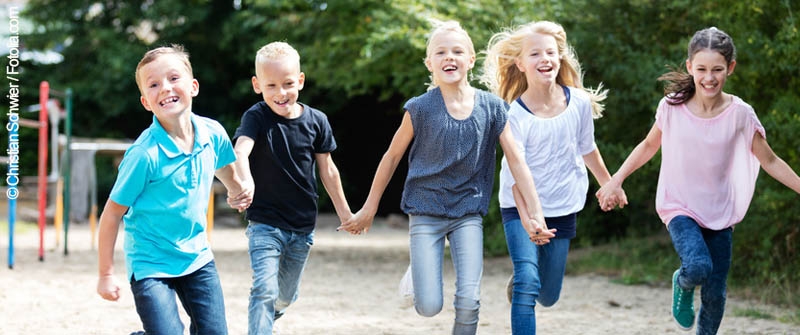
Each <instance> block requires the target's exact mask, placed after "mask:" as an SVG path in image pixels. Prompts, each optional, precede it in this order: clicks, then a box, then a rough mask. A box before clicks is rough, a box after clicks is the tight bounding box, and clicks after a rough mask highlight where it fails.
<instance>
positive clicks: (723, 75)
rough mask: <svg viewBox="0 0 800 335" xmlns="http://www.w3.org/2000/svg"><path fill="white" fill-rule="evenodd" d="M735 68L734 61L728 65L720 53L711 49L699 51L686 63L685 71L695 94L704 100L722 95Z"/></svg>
mask: <svg viewBox="0 0 800 335" xmlns="http://www.w3.org/2000/svg"><path fill="white" fill-rule="evenodd" d="M735 66H736V61H735V60H733V61H731V63H730V64H728V62H727V61H726V60H725V57H724V56H723V55H722V54H721V53H719V52H717V51H714V50H711V49H703V50H700V51H698V52H697V53H695V54H694V55H693V56H692V58H691V59H689V60H687V61H686V70H687V71H688V72H689V74H690V75H692V78H693V80H694V86H695V89H696V91H695V92H696V94H697V95H698V97H701V98H706V99H707V98H714V97H716V96H717V95H719V94H721V93H722V88H723V86H725V81H726V80H727V79H728V76H729V75H730V74H731V73H733V68H734V67H735Z"/></svg>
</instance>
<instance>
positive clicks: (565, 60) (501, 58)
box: [480, 21, 608, 118]
mask: <svg viewBox="0 0 800 335" xmlns="http://www.w3.org/2000/svg"><path fill="white" fill-rule="evenodd" d="M536 33H538V34H544V35H550V36H553V38H555V40H556V46H557V47H558V54H559V56H560V58H561V60H560V64H559V65H560V69H559V71H558V75H557V76H556V82H557V83H558V84H561V85H564V86H573V87H576V88H579V89H582V90H584V91H586V93H587V94H588V95H589V98H590V100H591V101H592V115H593V116H594V117H595V118H599V117H601V116H602V113H603V109H604V107H603V104H601V103H600V102H601V101H603V100H605V98H606V96H607V95H608V90H602V87H603V84H602V83H601V84H600V85H598V87H597V88H596V89H591V88H588V89H587V88H585V87H583V73H582V72H581V64H580V63H579V62H578V57H577V56H576V55H575V51H574V50H573V49H572V46H571V45H569V43H567V33H566V32H565V31H564V28H563V27H561V25H560V24H558V23H555V22H550V21H535V22H530V23H527V24H524V25H521V26H518V27H516V28H514V29H507V30H505V31H502V32H499V33H496V34H494V35H493V36H492V38H491V39H489V45H488V46H487V48H486V60H485V61H484V63H483V71H482V73H481V76H480V79H481V82H482V83H483V84H484V85H486V87H488V88H489V89H490V90H491V91H492V92H493V93H495V94H497V95H499V96H500V97H501V98H503V100H505V101H506V102H508V103H511V102H512V101H514V99H516V98H518V97H519V96H520V95H522V93H524V92H525V90H527V89H528V81H527V79H526V77H525V73H523V72H522V71H520V70H519V69H518V68H517V66H516V62H515V61H516V60H517V59H518V58H519V57H520V56H521V55H522V42H523V41H524V40H525V38H526V37H528V36H530V35H531V34H536Z"/></svg>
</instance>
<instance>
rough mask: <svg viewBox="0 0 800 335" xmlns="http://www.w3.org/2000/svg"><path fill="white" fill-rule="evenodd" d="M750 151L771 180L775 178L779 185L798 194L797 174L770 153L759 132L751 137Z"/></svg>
mask: <svg viewBox="0 0 800 335" xmlns="http://www.w3.org/2000/svg"><path fill="white" fill-rule="evenodd" d="M752 150H753V154H755V155H756V158H758V161H759V162H761V167H762V168H763V169H764V171H767V173H768V174H769V175H770V176H772V178H775V179H776V180H777V181H779V182H781V184H784V185H786V187H788V188H791V189H792V190H794V191H795V192H797V193H800V177H798V176H797V173H795V172H794V171H793V170H792V168H791V167H790V166H789V164H786V162H785V161H784V160H783V159H781V158H780V157H778V155H776V154H775V152H773V151H772V148H771V147H770V146H769V143H767V139H765V138H764V137H762V136H761V134H760V133H759V132H756V133H755V134H754V135H753V147H752Z"/></svg>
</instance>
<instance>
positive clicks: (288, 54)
mask: <svg viewBox="0 0 800 335" xmlns="http://www.w3.org/2000/svg"><path fill="white" fill-rule="evenodd" d="M285 58H288V59H289V60H290V61H295V62H297V68H298V69H300V54H299V53H297V50H295V48H293V47H292V46H291V45H289V43H286V42H272V43H269V44H267V45H265V46H263V47H261V49H258V52H256V60H255V70H256V76H258V67H259V65H262V64H264V63H266V62H268V61H276V60H281V59H285Z"/></svg>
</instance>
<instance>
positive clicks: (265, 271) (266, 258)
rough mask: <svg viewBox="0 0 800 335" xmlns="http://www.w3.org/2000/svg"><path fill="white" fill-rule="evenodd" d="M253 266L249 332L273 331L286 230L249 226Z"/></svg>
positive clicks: (248, 234)
mask: <svg viewBox="0 0 800 335" xmlns="http://www.w3.org/2000/svg"><path fill="white" fill-rule="evenodd" d="M247 237H248V238H249V240H250V241H249V249H248V252H249V254H250V267H251V268H252V269H253V287H252V288H250V304H249V306H248V314H247V321H248V334H250V335H257V334H270V335H271V334H272V323H273V321H274V317H275V301H276V299H277V297H278V271H279V265H280V257H281V252H282V250H283V246H284V245H285V236H284V235H283V232H282V231H281V230H280V229H278V228H275V227H272V226H270V225H267V224H261V223H253V222H251V223H250V225H248V227H247Z"/></svg>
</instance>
